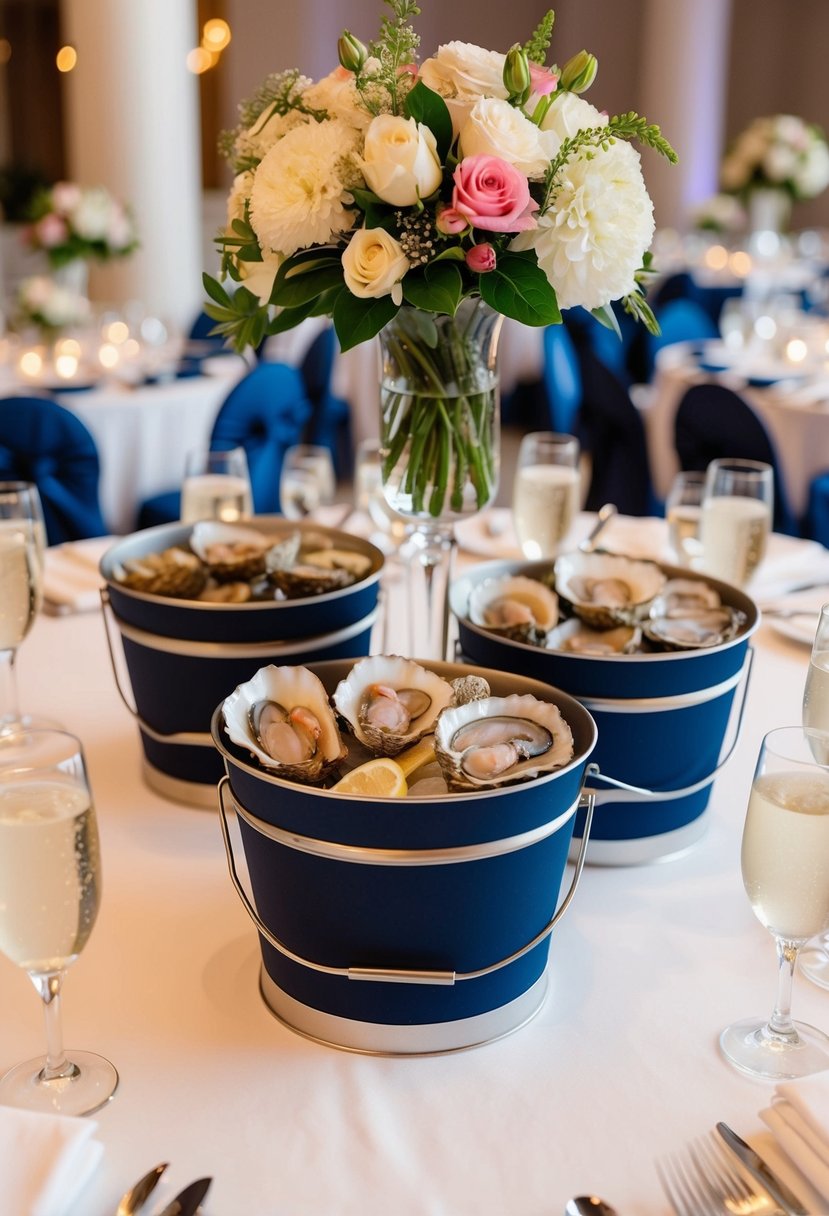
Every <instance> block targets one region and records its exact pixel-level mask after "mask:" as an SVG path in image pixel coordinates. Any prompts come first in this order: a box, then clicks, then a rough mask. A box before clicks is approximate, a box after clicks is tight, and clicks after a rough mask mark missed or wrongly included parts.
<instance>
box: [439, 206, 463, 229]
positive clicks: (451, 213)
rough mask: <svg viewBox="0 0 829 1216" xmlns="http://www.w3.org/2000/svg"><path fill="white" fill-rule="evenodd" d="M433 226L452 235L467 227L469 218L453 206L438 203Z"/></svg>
mask: <svg viewBox="0 0 829 1216" xmlns="http://www.w3.org/2000/svg"><path fill="white" fill-rule="evenodd" d="M435 227H436V228H437V230H438V232H443V233H444V234H446V235H447V236H454V234H455V233H456V232H463V230H464V228H468V227H469V220H468V219H467V218H466V216H465V215H461V213H460V211H456V210H455V208H454V207H444V206H443V205H439V206H438V209H437V215H436V216H435Z"/></svg>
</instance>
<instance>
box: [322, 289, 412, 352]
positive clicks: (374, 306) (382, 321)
mask: <svg viewBox="0 0 829 1216" xmlns="http://www.w3.org/2000/svg"><path fill="white" fill-rule="evenodd" d="M396 312H397V305H396V304H395V303H394V301H393V300H392V298H391V296H381V298H380V299H379V300H361V299H358V297H357V296H353V295H351V293H350V292H349V291H347V290H344V291H343V292H341V294H340V295H339V296H337V301H336V303H335V305H334V312H333V320H334V329H335V330H336V333H337V338H338V339H339V343H340V350H341V351H343V352H345V351H347V350H351V348H352V346H359V345H360V343H361V342H367V341H368V340H369V338H374V337H376V335H377V334H379V332H380V330H381V329H382V328H383V326H384V325H387V324H388V323H389V321H390V320H391V319H392V317H393V316H394V314H395V313H396Z"/></svg>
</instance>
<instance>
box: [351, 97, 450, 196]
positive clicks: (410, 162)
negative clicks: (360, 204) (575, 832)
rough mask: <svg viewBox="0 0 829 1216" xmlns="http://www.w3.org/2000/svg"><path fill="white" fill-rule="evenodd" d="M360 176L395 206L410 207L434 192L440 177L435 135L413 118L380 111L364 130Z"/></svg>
mask: <svg viewBox="0 0 829 1216" xmlns="http://www.w3.org/2000/svg"><path fill="white" fill-rule="evenodd" d="M362 168H363V176H364V177H365V179H366V185H367V186H368V187H369V189H370V190H373V191H374V193H375V194H376V195H377V196H378V197H379V198H381V199H382V200H383V202H384V203H391V204H392V206H394V207H412V206H414V204H415V203H416V202H417V200H418V199H419V198H428V197H429V195H430V194H434V192H435V190H437V188H438V186H439V185H440V183H441V180H442V178H443V170H442V169H441V166H440V161H439V160H438V153H437V145H436V143H435V137H434V135H433V134H432V132H431V131H430V130H429V128H428V127H426V126H424V125H423V123H419V122H415V120H414V119H413V118H399V117H396V116H395V115H393V114H380V115H379V116H378V117H377V118H375V119H373V120H372V122H371V124H370V126H369V128H368V130H367V131H366V142H365V148H364V149H363V164H362Z"/></svg>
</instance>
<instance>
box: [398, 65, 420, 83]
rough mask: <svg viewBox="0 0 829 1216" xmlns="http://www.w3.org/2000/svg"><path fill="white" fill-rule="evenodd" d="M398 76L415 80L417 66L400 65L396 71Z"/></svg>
mask: <svg viewBox="0 0 829 1216" xmlns="http://www.w3.org/2000/svg"><path fill="white" fill-rule="evenodd" d="M397 75H398V76H407V75H408V76H412V77H414V79H415V80H416V79H417V64H416V63H401V64H400V65H399V67H398V69H397Z"/></svg>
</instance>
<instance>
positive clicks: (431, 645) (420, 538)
mask: <svg viewBox="0 0 829 1216" xmlns="http://www.w3.org/2000/svg"><path fill="white" fill-rule="evenodd" d="M411 544H412V546H413V547H416V553H417V566H416V568H417V569H418V570H419V571H422V577H423V590H424V595H423V598H422V599H418V597H417V595H416V594H415V595H413V596H412V602H413V603H418V602H420V603H423V604H424V605H425V611H424V615H423V618H422V620H418V619H417V618H415V620H414V632H415V638H416V641H415V651H416V657H419V658H422V659H439V660H444V659H446V657H447V655H446V651H447V648H448V645H449V620H450V612H449V588H450V586H451V583H452V566H453V554H454V547H455V534H454V530H453V528H452V525H451V524H437V523H436V524H434V525H430V524H418V526H417V528H416V529H415V531H414V533H413V535H412V538H411ZM413 573H414V571H413Z"/></svg>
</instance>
